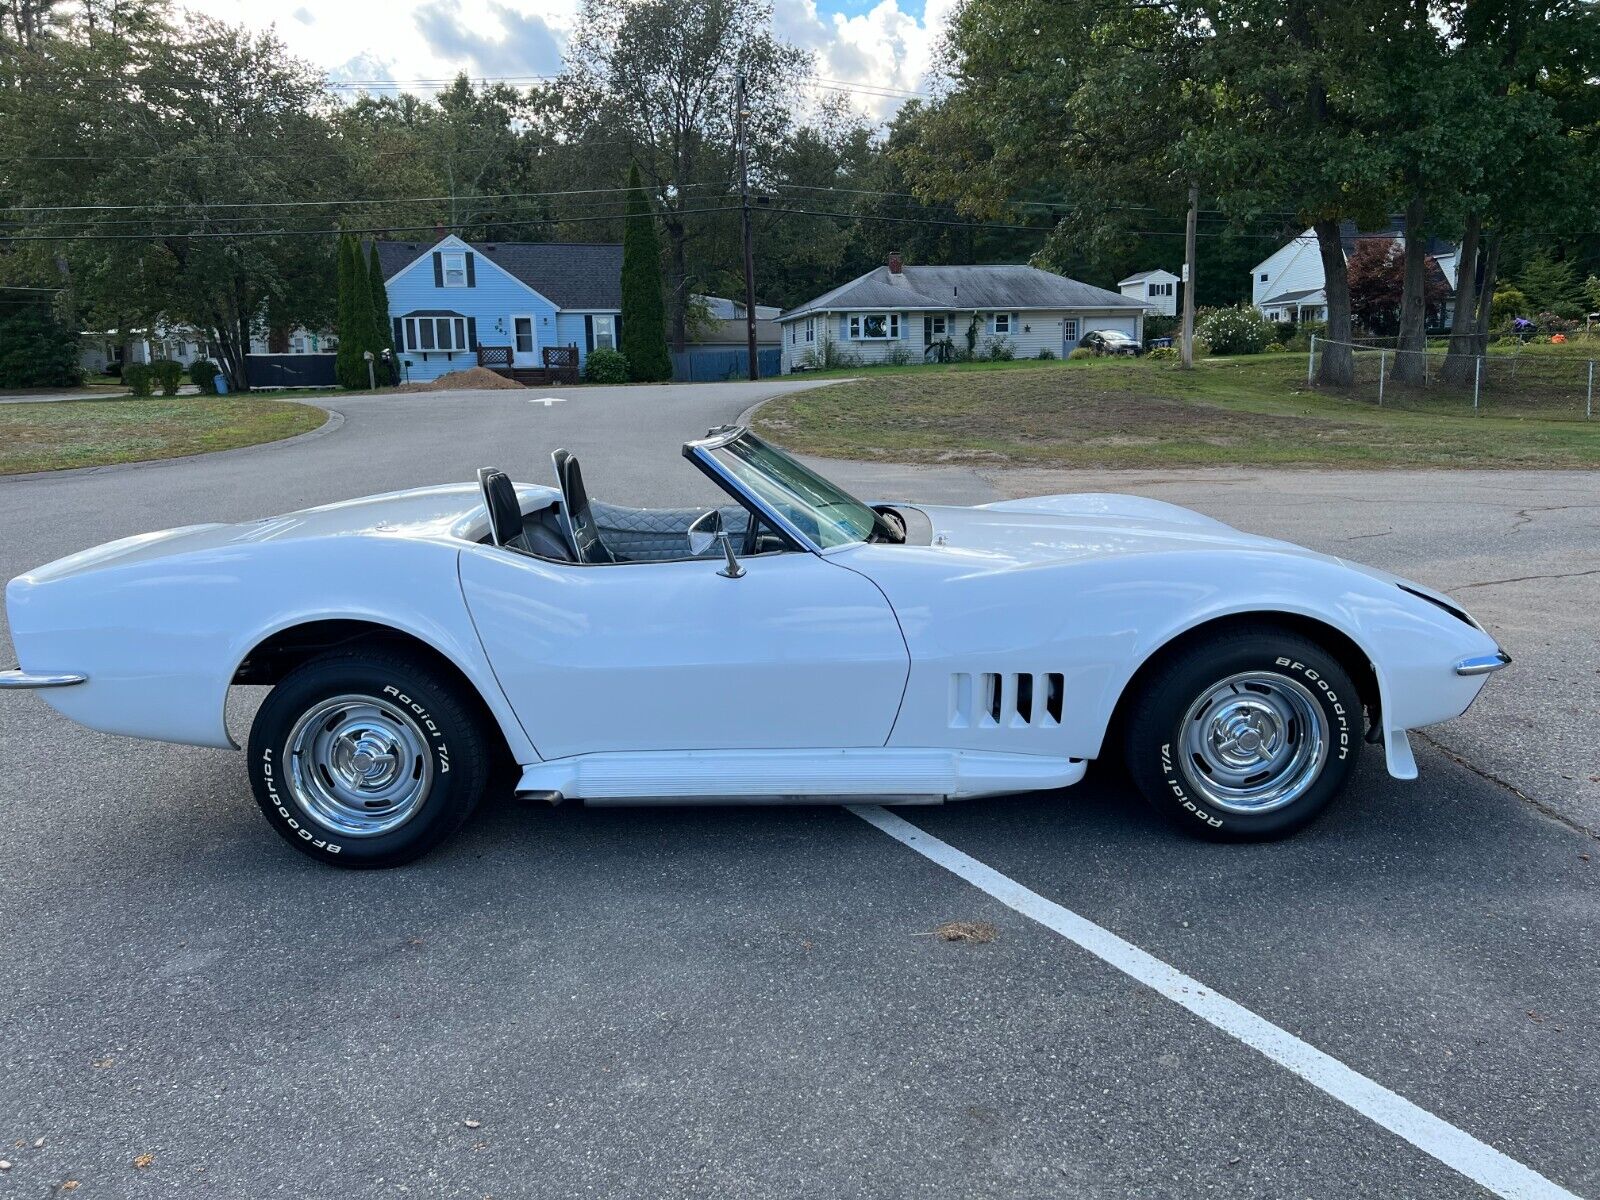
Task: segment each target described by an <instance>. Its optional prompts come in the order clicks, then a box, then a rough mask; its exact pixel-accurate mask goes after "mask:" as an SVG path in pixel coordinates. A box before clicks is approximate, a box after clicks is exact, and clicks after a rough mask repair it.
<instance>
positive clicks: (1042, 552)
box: [915, 492, 1340, 566]
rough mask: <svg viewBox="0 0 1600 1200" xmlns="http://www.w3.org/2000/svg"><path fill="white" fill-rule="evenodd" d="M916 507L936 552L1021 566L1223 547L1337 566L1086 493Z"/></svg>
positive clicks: (1181, 514) (1135, 502) (1168, 509)
mask: <svg viewBox="0 0 1600 1200" xmlns="http://www.w3.org/2000/svg"><path fill="white" fill-rule="evenodd" d="M915 507H916V508H917V509H918V511H920V512H922V513H923V514H925V515H926V516H927V518H928V521H929V523H930V524H931V525H932V527H933V532H932V539H933V544H934V546H936V547H939V548H944V549H949V550H953V551H965V552H968V553H975V554H978V555H984V556H993V557H994V558H995V559H997V560H1002V561H1009V562H1010V563H1013V564H1015V565H1019V566H1020V565H1031V564H1034V563H1045V562H1067V561H1072V560H1077V559H1085V558H1105V557H1107V556H1110V555H1124V554H1156V553H1163V552H1193V551H1197V550H1198V551H1204V550H1208V549H1212V550H1215V549H1223V548H1227V549H1233V550H1254V551H1261V552H1270V553H1277V554H1288V555H1295V556H1301V557H1308V558H1316V559H1321V560H1324V561H1340V560H1337V559H1330V558H1329V556H1327V555H1323V554H1318V553H1317V552H1316V551H1314V550H1307V549H1306V548H1305V547H1303V546H1296V545H1294V544H1293V543H1292V542H1284V541H1279V540H1277V539H1276V538H1267V537H1259V536H1257V535H1256V534H1253V533H1244V532H1242V531H1241V530H1238V529H1234V528H1233V527H1232V526H1229V525H1224V524H1223V523H1222V522H1221V521H1216V520H1213V519H1212V518H1210V517H1207V516H1205V515H1203V514H1201V513H1197V512H1194V511H1192V510H1190V509H1187V508H1180V507H1179V506H1177V505H1175V504H1167V503H1165V502H1163V501H1160V500H1149V499H1146V498H1144V497H1142V496H1119V495H1112V494H1108V493H1099V492H1089V493H1083V494H1081V495H1068V496H1041V497H1037V498H1034V499H1031V500H1007V501H1004V502H1002V503H999V504H986V505H980V506H978V507H976V508H961V507H955V506H942V505H921V504H919V505H916V506H915ZM996 565H1001V564H1000V563H996Z"/></svg>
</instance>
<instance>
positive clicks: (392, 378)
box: [367, 242, 400, 384]
mask: <svg viewBox="0 0 1600 1200" xmlns="http://www.w3.org/2000/svg"><path fill="white" fill-rule="evenodd" d="M367 283H368V285H369V286H370V288H371V289H372V352H373V353H374V354H376V355H377V356H378V382H379V383H380V384H390V383H398V382H400V358H399V354H398V351H399V347H398V346H396V345H395V344H394V324H393V322H392V321H390V319H389V288H388V287H387V285H385V284H384V282H383V265H382V264H381V263H380V262H379V261H378V243H377V242H373V243H372V253H371V255H370V256H369V258H368V260H367ZM385 350H387V351H389V358H388V360H387V361H385V359H384V357H383V352H384V351H385Z"/></svg>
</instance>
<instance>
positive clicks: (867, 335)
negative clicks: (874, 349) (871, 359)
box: [850, 313, 900, 342]
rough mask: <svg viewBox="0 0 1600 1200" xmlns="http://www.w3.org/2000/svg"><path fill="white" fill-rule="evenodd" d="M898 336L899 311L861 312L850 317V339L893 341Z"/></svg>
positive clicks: (858, 340) (859, 340)
mask: <svg viewBox="0 0 1600 1200" xmlns="http://www.w3.org/2000/svg"><path fill="white" fill-rule="evenodd" d="M899 337H900V314H899V313H863V314H861V315H859V316H852V317H851V318H850V338H851V340H852V341H857V342H884V341H895V340H897V339H898V338H899Z"/></svg>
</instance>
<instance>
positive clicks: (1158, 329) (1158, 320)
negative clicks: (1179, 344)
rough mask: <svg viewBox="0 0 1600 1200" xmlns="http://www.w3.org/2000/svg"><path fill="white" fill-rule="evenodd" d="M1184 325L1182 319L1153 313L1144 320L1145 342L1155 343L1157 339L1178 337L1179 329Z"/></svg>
mask: <svg viewBox="0 0 1600 1200" xmlns="http://www.w3.org/2000/svg"><path fill="white" fill-rule="evenodd" d="M1182 324H1183V319H1182V318H1181V317H1166V316H1162V315H1161V314H1160V313H1153V314H1151V315H1150V316H1147V317H1146V318H1145V319H1144V340H1145V341H1146V342H1153V341H1155V339H1156V338H1164V337H1176V336H1177V335H1178V327H1179V326H1180V325H1182Z"/></svg>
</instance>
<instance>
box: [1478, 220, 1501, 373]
mask: <svg viewBox="0 0 1600 1200" xmlns="http://www.w3.org/2000/svg"><path fill="white" fill-rule="evenodd" d="M1504 236H1505V235H1504V234H1501V233H1492V234H1490V235H1489V249H1488V251H1487V253H1485V254H1484V256H1483V282H1481V283H1480V284H1479V285H1478V319H1477V322H1476V323H1475V324H1474V325H1473V329H1472V344H1473V347H1474V351H1473V352H1474V353H1476V354H1480V355H1481V354H1487V353H1489V320H1490V318H1491V317H1492V316H1493V315H1494V281H1495V276H1496V275H1498V274H1499V273H1500V242H1501V240H1502V239H1503V237H1504Z"/></svg>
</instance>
